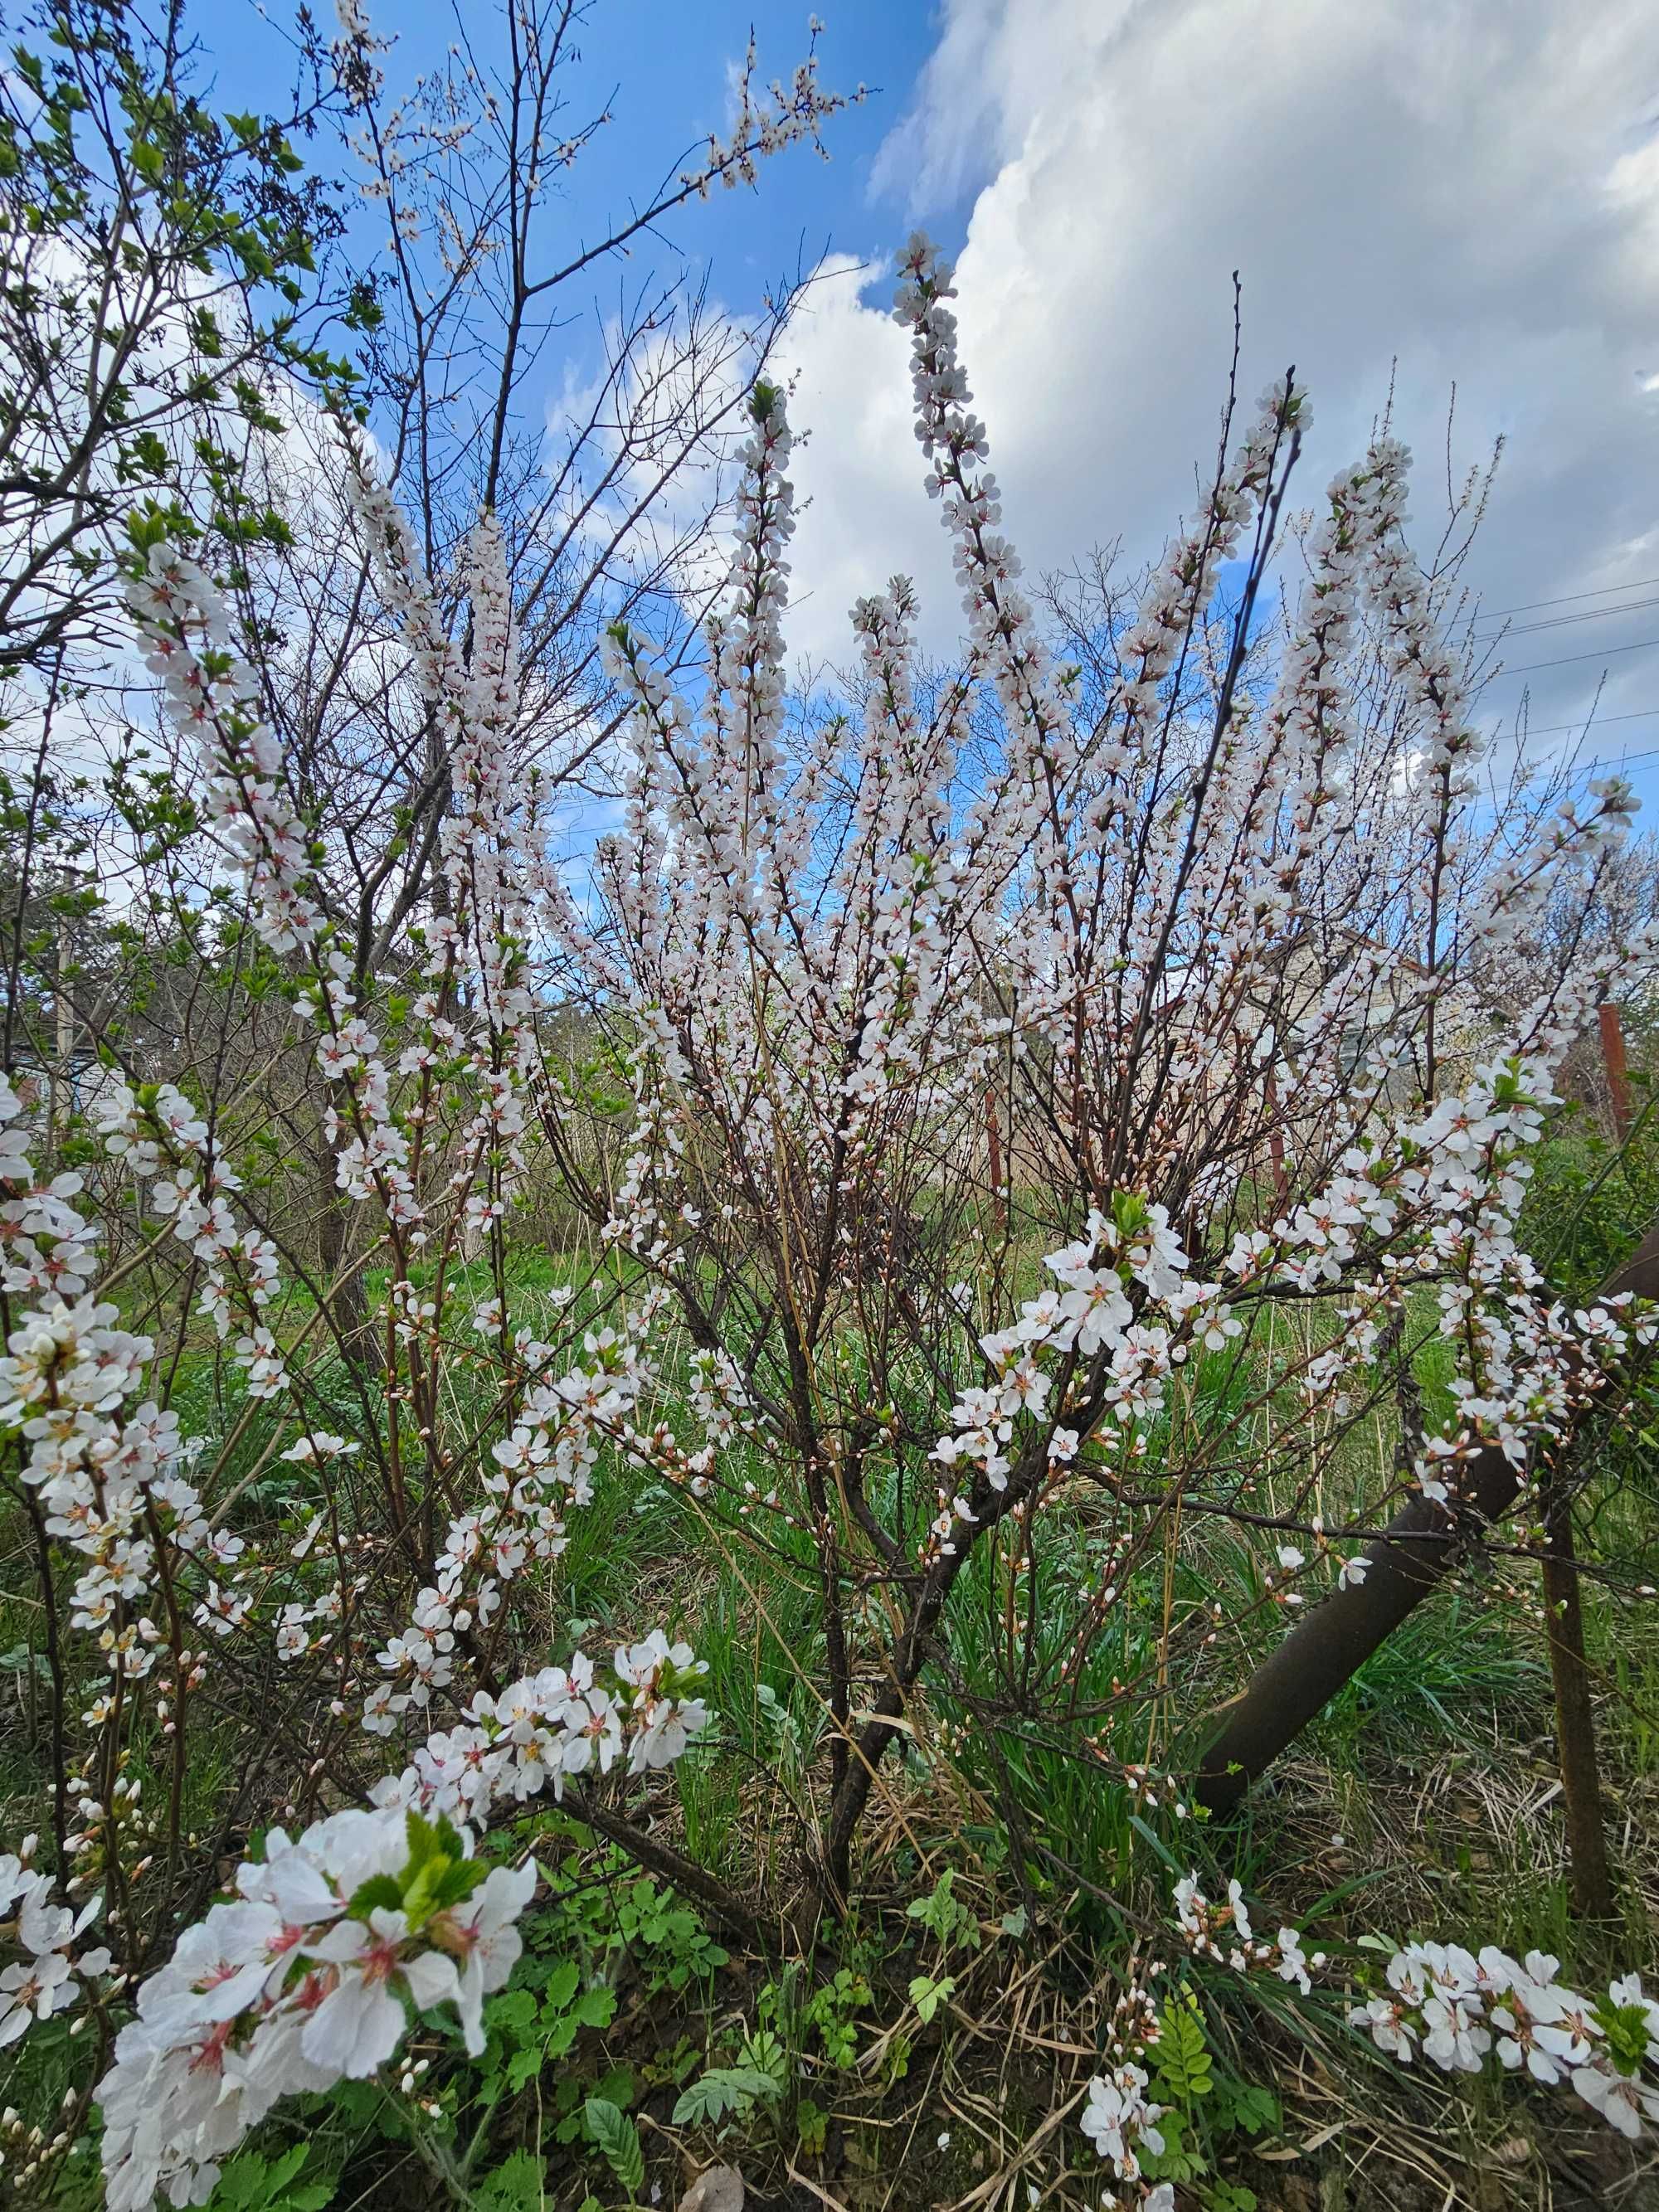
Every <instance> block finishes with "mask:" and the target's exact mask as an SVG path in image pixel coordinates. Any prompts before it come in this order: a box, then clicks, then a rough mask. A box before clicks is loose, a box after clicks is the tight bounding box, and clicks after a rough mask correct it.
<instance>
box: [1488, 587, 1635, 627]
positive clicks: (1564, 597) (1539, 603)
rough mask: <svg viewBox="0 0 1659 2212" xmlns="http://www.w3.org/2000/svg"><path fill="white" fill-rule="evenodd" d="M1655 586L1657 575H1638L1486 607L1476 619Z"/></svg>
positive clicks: (1494, 619) (1527, 612) (1525, 612)
mask: <svg viewBox="0 0 1659 2212" xmlns="http://www.w3.org/2000/svg"><path fill="white" fill-rule="evenodd" d="M1656 587H1659V576H1638V577H1636V578H1635V579H1634V580H1632V582H1630V583H1628V584H1601V585H1600V586H1597V588H1596V589H1595V591H1593V592H1563V593H1562V594H1561V597H1560V598H1559V599H1528V600H1526V601H1525V602H1524V604H1523V605H1521V606H1518V607H1492V608H1487V609H1485V610H1483V611H1482V612H1481V613H1480V615H1479V616H1478V617H1476V619H1477V620H1478V621H1480V622H1498V621H1499V620H1501V618H1502V617H1504V615H1530V614H1535V613H1536V612H1537V611H1538V609H1539V608H1540V607H1565V606H1567V605H1570V604H1571V602H1572V601H1573V600H1574V599H1603V598H1605V597H1606V595H1607V592H1648V591H1652V590H1654V589H1655V588H1656Z"/></svg>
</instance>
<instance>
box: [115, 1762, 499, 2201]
mask: <svg viewBox="0 0 1659 2212" xmlns="http://www.w3.org/2000/svg"><path fill="white" fill-rule="evenodd" d="M536 1881H537V1870H536V1868H535V1866H534V1865H533V1863H532V1864H530V1865H526V1866H524V1867H521V1868H518V1869H513V1868H508V1867H501V1866H498V1867H494V1868H491V1869H489V1871H488V1872H486V1870H485V1869H484V1868H483V1865H482V1864H481V1863H479V1862H478V1861H477V1859H475V1858H474V1857H473V1856H472V1838H471V1834H470V1833H469V1832H467V1831H465V1830H464V1829H458V1828H456V1827H455V1826H453V1825H452V1824H450V1823H449V1822H447V1821H444V1820H439V1821H437V1822H435V1823H434V1822H429V1821H428V1820H424V1819H423V1818H422V1815H421V1814H419V1813H417V1812H416V1811H414V1810H412V1809H411V1808H407V1807H404V1806H400V1805H390V1806H385V1807H375V1808H372V1809H361V1810H360V1809H355V1808H354V1809H349V1810H347V1811H343V1812H339V1813H334V1814H330V1815H329V1816H328V1817H327V1818H326V1819H325V1820H319V1821H316V1822H314V1823H313V1825H312V1826H310V1827H308V1828H307V1829H306V1830H305V1831H304V1832H302V1833H301V1834H300V1835H299V1836H297V1837H289V1835H288V1834H287V1833H286V1832H284V1831H283V1830H282V1829H280V1828H276V1829H273V1830H272V1831H271V1832H270V1834H269V1836H268V1837H267V1838H266V1840H265V1846H264V1855H263V1857H259V1858H258V1859H251V1860H247V1861H245V1862H244V1863H243V1864H242V1865H241V1866H240V1867H239V1868H238V1869H237V1872H236V1877H235V1883H234V1888H235V1895H234V1898H233V1899H228V1900H227V1901H223V1902H221V1903H219V1904H216V1905H213V1906H212V1907H211V1908H210V1910H209V1911H208V1913H207V1916H206V1917H205V1918H204V1919H203V1920H201V1921H200V1922H198V1923H197V1924H196V1925H194V1926H193V1927H190V1928H187V1929H185V1931H184V1933H183V1934H182V1935H181V1936H180V1937H179V1942H178V1943H177V1945H176V1946H175V1948H174V1950H173V1955H172V1957H171V1958H170V1959H169V1960H168V1961H167V1965H166V1966H163V1967H162V1968H161V1970H160V1972H157V1973H155V1974H152V1975H151V1976H150V1977H149V1979H148V1980H146V1981H144V1982H143V1983H142V1984H140V1986H139V1988H138V1990H137V2000H136V2001H137V2017H136V2018H135V2019H133V2020H131V2021H129V2022H128V2024H127V2025H126V2026H125V2027H123V2028H122V2030H121V2031H120V2033H119V2034H118V2037H117V2038H116V2042H115V2057H114V2063H113V2064H112V2066H111V2068H110V2069H109V2071H108V2073H107V2074H106V2075H105V2077H104V2079H103V2081H101V2082H100V2085H99V2088H98V2101H99V2104H100V2106H101V2108H102V2111H103V2116H104V2138H103V2163H104V2175H105V2186H106V2202H107V2203H108V2204H109V2206H110V2208H111V2212H149V2208H150V2207H151V2206H152V2205H153V2204H154V2203H155V2199H156V2197H157V2195H158V2193H161V2194H165V2195H166V2197H167V2198H168V2200H169V2201H170V2202H171V2203H175V2204H185V2203H203V2202H204V2201H205V2199H206V2198H207V2197H209V2196H210V2195H211V2193H212V2191H213V2187H214V2185H215V2183H216V2179H217V2178H218V2172H219V2168H220V2165H221V2163H222V2160H224V2159H225V2158H226V2157H228V2155H229V2154H230V2153H231V2152H232V2151H234V2148H236V2146H237V2144H238V2143H239V2142H240V2141H241V2140H242V2138H243V2137H244V2136H246V2133H247V2131H248V2130H249V2129H250V2128H252V2127H254V2126H257V2125H258V2122H259V2121H260V2120H261V2119H263V2118H264V2117H265V2115H266V2114H267V2113H268V2112H270V2110H271V2109H272V2107H273V2106H275V2105H276V2103H277V2102H278V2101H279V2100H281V2099H283V2098H284V2097H289V2096H295V2095H299V2094H301V2093H304V2092H307V2091H318V2090H323V2089H327V2088H329V2087H332V2085H333V2084H334V2083H335V2082H337V2081H343V2080H362V2079H363V2078H364V2077H366V2076H367V2075H371V2074H374V2073H375V2072H377V2071H378V2070H379V2069H380V2068H381V2067H382V2066H384V2065H385V2064H386V2062H387V2061H388V2060H389V2059H390V2058H391V2057H392V2054H393V2053H394V2052H395V2051H396V2050H397V2049H398V2045H399V2044H400V2043H401V2042H402V2041H403V2039H404V2035H405V2034H406V2033H408V2030H409V2026H410V2019H411V2016H412V2015H416V2014H420V2013H423V2012H428V2011H430V2010H432V2009H433V2008H435V2007H437V2006H440V2005H449V2006H453V2008H454V2009H455V2011H456V2013H457V2015H459V2020H460V2022H461V2026H462V2029H463V2033H464V2034H465V2040H466V2044H467V2047H468V2049H469V2050H470V2051H474V2052H477V2051H482V2050H483V2019H482V2013H483V2000H484V1998H485V1996H487V1995H488V1994H489V1992H490V1991H491V1990H497V1989H500V1988H501V1986H502V1985H503V1984H504V1983H505V1982H506V1980H507V1976H508V1975H509V1974H510V1972H512V1969H513V1963H514V1961H515V1960H517V1958H518V1956H519V1954H520V1948H521V1941H520V1936H519V1933H518V1930H517V1929H516V1927H515V1925H514V1923H515V1922H516V1921H517V1919H518V1917H519V1916H520V1913H522V1911H524V1908H525V1906H526V1905H527V1904H528V1903H529V1901H530V1897H531V1893H532V1891H533V1890H534V1888H535V1886H536Z"/></svg>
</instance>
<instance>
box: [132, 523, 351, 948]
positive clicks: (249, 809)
mask: <svg viewBox="0 0 1659 2212" xmlns="http://www.w3.org/2000/svg"><path fill="white" fill-rule="evenodd" d="M127 604H128V605H129V607H130V609H131V613H132V617H133V619H134V621H135V623H137V626H138V629H139V631H140V634H141V635H142V636H143V639H144V642H145V653H144V662H145V665H146V666H147V667H148V668H149V671H151V673H152V674H153V675H155V676H157V677H159V678H160V679H161V687H162V694H163V696H164V697H165V699H166V701H167V707H168V708H169V711H170V713H171V714H172V718H173V721H174V723H175V724H176V725H177V726H178V727H179V730H180V731H181V732H184V734H185V735H186V736H188V737H190V738H193V739H194V740H195V742H196V744H197V749H198V750H199V752H200V755H201V759H202V763H203V766H204V769H205V770H206V781H205V787H204V788H205V796H206V813H207V818H208V820H209V822H210V823H211V825H212V828H213V830H214V833H215V835H216V837H217V839H218V842H219V843H220V846H221V849H222V852H223V853H224V855H225V857H226V859H227V860H228V862H229V863H230V866H231V867H232V869H233V870H234V872H235V873H236V874H238V875H239V876H240V877H242V878H244V879H245V880H246V884H247V886H248V889H249V891H250V893H251V895H252V900H253V902H254V912H255V918H256V924H257V927H258V931H259V934H260V935H261V936H262V937H263V938H264V941H265V943H266V944H267V945H270V949H271V951H273V952H287V951H292V950H294V949H295V948H296V947H300V946H303V945H309V944H311V943H312V942H313V940H314V939H315V938H316V937H317V935H318V933H319V930H320V928H321V927H322V917H321V915H320V914H319V910H318V908H317V905H316V903H315V901H314V898H313V896H312V893H311V890H310V889H309V888H308V882H309V875H310V855H309V853H308V850H307V839H306V835H305V830H304V828H303V826H302V824H301V821H300V818H299V816H298V814H297V813H296V811H295V807H294V804H293V801H292V799H290V798H289V793H288V791H287V788H286V787H285V785H284V783H283V754H282V747H281V745H280V744H279V742H278V740H277V738H276V733H275V732H274V731H273V730H272V729H271V728H270V724H269V723H268V722H267V721H266V720H265V718H264V713H263V711H262V709H261V707H260V703H259V681H258V676H257V675H256V674H255V673H254V671H253V670H252V668H251V667H249V665H248V664H247V663H246V661H245V660H243V659H241V658H240V656H239V654H238V653H236V651H235V649H234V644H233V641H232V637H231V632H230V625H229V623H228V618H227V616H226V613H225V608H224V604H223V601H222V598H221V596H220V594H219V592H218V590H217V588H216V586H215V584H214V582H213V580H212V578H211V577H210V575H209V574H207V573H206V571H205V570H204V568H202V567H201V565H200V563H199V562H196V561H194V560H192V559H191V556H190V555H189V554H187V553H185V551H183V550H181V548H179V546H177V545H174V544H171V543H170V542H169V541H168V540H167V539H166V538H161V540H159V541H158V542H156V543H155V544H151V545H150V546H149V548H148V550H147V551H146V553H145V556H144V558H143V566H142V568H139V569H138V570H137V573H136V574H134V575H133V576H132V577H131V580H129V583H128V586H127Z"/></svg>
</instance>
